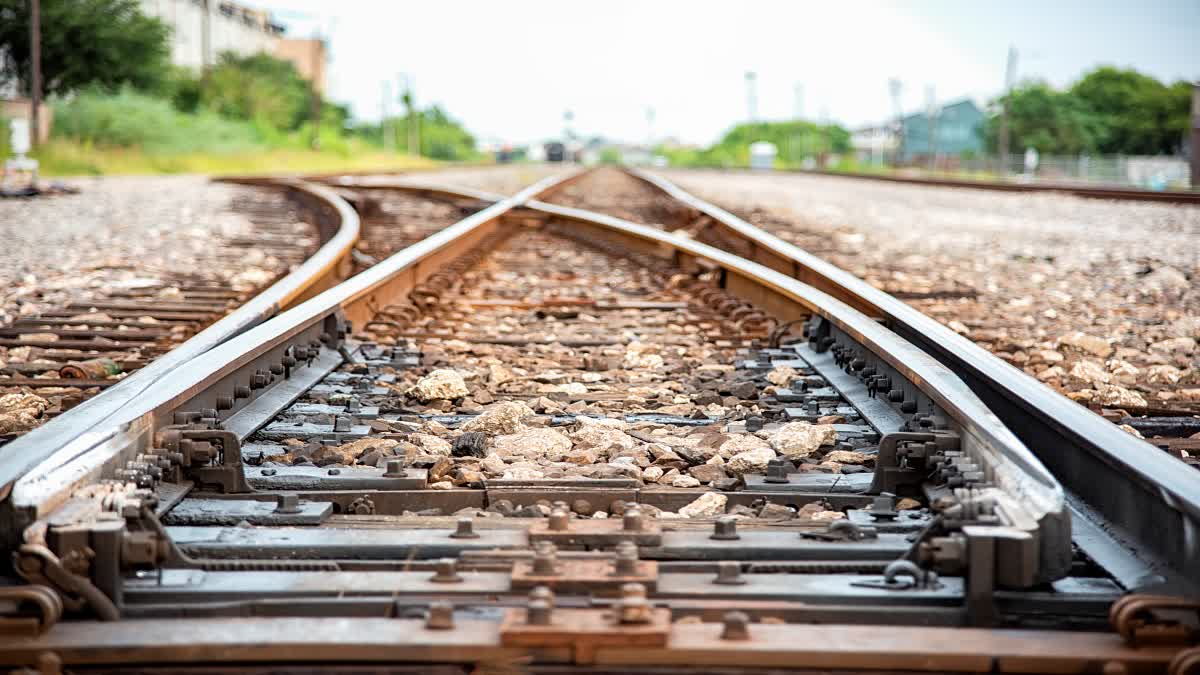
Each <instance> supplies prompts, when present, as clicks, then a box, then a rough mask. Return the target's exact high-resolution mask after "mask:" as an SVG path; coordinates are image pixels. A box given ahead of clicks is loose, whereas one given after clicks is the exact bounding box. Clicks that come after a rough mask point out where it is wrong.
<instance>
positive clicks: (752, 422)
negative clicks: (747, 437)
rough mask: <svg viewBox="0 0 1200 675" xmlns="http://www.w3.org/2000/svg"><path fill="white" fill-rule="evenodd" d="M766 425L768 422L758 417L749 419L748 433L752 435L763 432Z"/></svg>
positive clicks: (747, 422)
mask: <svg viewBox="0 0 1200 675" xmlns="http://www.w3.org/2000/svg"><path fill="white" fill-rule="evenodd" d="M765 423H766V421H765V420H764V419H763V418H761V417H759V416H757V415H755V416H754V417H747V418H746V431H749V432H750V433H754V432H755V431H762V428H763V424H765Z"/></svg>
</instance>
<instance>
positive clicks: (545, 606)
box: [525, 586, 554, 626]
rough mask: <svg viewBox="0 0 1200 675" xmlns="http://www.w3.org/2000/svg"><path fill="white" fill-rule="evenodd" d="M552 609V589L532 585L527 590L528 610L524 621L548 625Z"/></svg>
mask: <svg viewBox="0 0 1200 675" xmlns="http://www.w3.org/2000/svg"><path fill="white" fill-rule="evenodd" d="M553 611H554V591H552V590H550V589H549V588H547V587H546V586H536V587H534V589H533V590H532V591H530V592H529V610H528V611H527V613H526V615H525V616H526V621H525V622H526V623H528V624H529V625H531V626H548V625H550V619H551V613H552V612H553Z"/></svg>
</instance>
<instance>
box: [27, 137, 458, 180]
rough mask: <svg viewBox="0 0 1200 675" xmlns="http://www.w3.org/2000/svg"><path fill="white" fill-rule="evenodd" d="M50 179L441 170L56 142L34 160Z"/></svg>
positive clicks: (365, 158)
mask: <svg viewBox="0 0 1200 675" xmlns="http://www.w3.org/2000/svg"><path fill="white" fill-rule="evenodd" d="M34 156H35V157H36V158H37V160H38V162H39V164H40V173H41V175H43V176H46V177H60V178H61V177H68V176H101V175H104V176H114V175H137V174H169V173H201V174H243V173H244V174H288V173H331V172H336V171H377V172H387V171H392V170H396V171H398V170H407V169H421V168H429V167H434V166H438V164H439V163H438V162H435V161H434V160H431V159H427V158H424V157H411V156H408V155H400V154H396V153H388V152H382V151H380V150H376V149H374V148H370V147H369V146H368V147H351V149H350V150H349V151H344V152H333V151H326V152H318V151H314V150H298V149H290V148H276V149H263V150H238V151H231V152H198V151H192V152H182V153H164V152H149V151H146V150H143V149H141V148H117V147H97V146H95V145H93V144H91V143H86V142H80V141H74V140H66V139H62V138H56V139H53V140H51V141H50V142H49V143H47V144H46V145H44V146H42V147H40V148H38V151H37V152H36V153H35V154H34Z"/></svg>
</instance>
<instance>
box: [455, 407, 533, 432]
mask: <svg viewBox="0 0 1200 675" xmlns="http://www.w3.org/2000/svg"><path fill="white" fill-rule="evenodd" d="M533 414H534V413H533V409H532V408H530V407H529V406H527V405H525V403H524V402H523V401H505V402H503V403H496V404H493V405H490V406H488V407H487V408H485V409H484V411H483V412H482V413H480V414H479V416H477V417H475V418H474V419H470V420H467V422H466V423H465V424H463V425H462V430H463V431H481V432H483V433H485V434H513V433H516V432H518V431H520V430H521V428H522V427H523V425H522V424H521V420H523V419H525V418H526V417H531V416H532V415H533Z"/></svg>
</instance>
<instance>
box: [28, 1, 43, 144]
mask: <svg viewBox="0 0 1200 675" xmlns="http://www.w3.org/2000/svg"><path fill="white" fill-rule="evenodd" d="M29 55H30V60H31V61H32V64H31V68H30V70H32V73H30V78H29V79H30V82H29V105H30V108H29V125H30V126H32V127H33V133H32V134H30V145H32V146H33V147H35V148H36V147H37V145H38V141H40V140H41V130H42V124H41V122H42V113H41V107H42V3H41V0H29Z"/></svg>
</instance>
